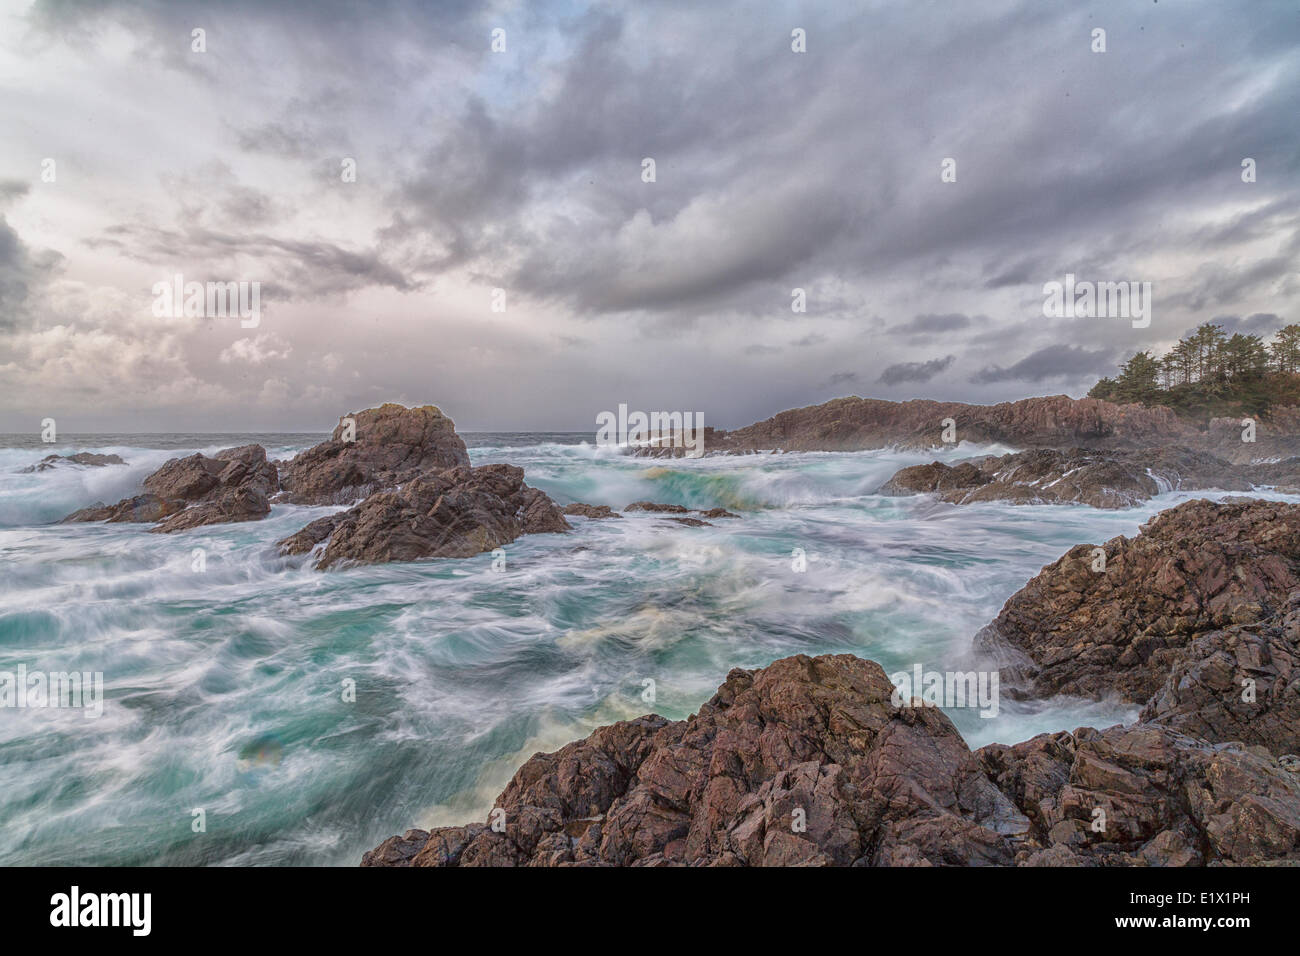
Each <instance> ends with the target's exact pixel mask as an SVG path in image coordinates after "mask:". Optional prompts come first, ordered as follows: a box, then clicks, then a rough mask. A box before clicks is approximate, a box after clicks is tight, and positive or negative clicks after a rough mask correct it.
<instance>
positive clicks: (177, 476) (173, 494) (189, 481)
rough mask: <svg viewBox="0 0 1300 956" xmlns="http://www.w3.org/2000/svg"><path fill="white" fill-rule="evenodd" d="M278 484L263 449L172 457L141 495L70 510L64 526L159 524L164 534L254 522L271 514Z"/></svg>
mask: <svg viewBox="0 0 1300 956" xmlns="http://www.w3.org/2000/svg"><path fill="white" fill-rule="evenodd" d="M278 486H279V481H278V479H277V476H276V470H275V465H273V464H272V463H271V462H268V461H267V460H266V449H264V448H263V447H262V446H261V445H243V446H241V447H239V448H227V449H225V450H224V451H219V452H217V453H216V455H214V456H213V457H211V458H209V457H208V456H206V455H202V454H194V455H190V456H189V457H187V458H172V459H171V460H169V461H168V462H166V463H165V464H164V465H163V466H162V467H161V468H159V469H158V470H157V471H155V472H154V473H153V474H151V475H150V476H149V477H148V478H146V479H145V480H144V487H145V494H142V495H136V496H134V497H131V498H124V499H122V500H121V501H119V502H118V503H117V504H115V505H104V504H102V503H101V504H96V505H93V506H91V507H90V508H83V509H81V510H80V511H74V512H73V513H72V514H70V515H68V516H67V517H66V518H64V519H63V521H64V522H65V523H68V522H80V521H128V522H154V521H156V522H160V524H158V525H157V527H155V528H152V529H150V530H152V531H159V532H163V533H167V532H172V531H182V530H185V529H188V528H197V527H199V526H201V525H209V524H222V523H226V522H233V521H256V520H258V519H260V518H264V517H266V515H267V514H268V513H270V510H271V504H270V500H269V499H270V496H271V495H272V494H274V493H275V491H276V489H277V487H278Z"/></svg>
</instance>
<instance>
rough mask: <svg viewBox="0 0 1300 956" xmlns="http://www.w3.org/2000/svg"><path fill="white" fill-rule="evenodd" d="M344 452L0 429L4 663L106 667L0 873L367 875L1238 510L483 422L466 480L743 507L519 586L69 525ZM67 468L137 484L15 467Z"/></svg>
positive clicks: (963, 637) (36, 778) (956, 653)
mask: <svg viewBox="0 0 1300 956" xmlns="http://www.w3.org/2000/svg"><path fill="white" fill-rule="evenodd" d="M324 437H326V435H325V433H244V434H223V433H218V434H188V435H187V434H179V433H176V434H172V433H156V434H151V435H128V434H117V433H114V434H108V435H92V436H84V435H68V436H63V437H61V438H60V440H59V442H57V443H54V444H46V443H43V442H41V441H40V440H39V435H36V436H17V437H15V436H0V564H2V566H3V568H4V574H3V583H0V673H4V672H16V671H17V669H18V668H19V667H25V668H26V669H27V670H28V671H35V670H40V671H45V672H58V671H74V670H75V671H84V672H102V673H103V675H104V707H103V712H102V715H100V716H98V717H95V718H93V719H90V718H88V717H87V716H85V715H84V714H83V713H81V712H79V711H74V710H70V709H40V708H28V709H17V708H9V709H6V710H5V711H4V712H3V715H4V718H5V719H4V720H0V774H2V775H3V777H4V779H5V781H6V785H5V787H4V788H3V789H0V864H3V865H13V864H42V865H50V864H140V865H151V864H169V865H189V864H211V865H231V864H242V863H252V864H314V865H321V864H324V865H355V864H356V863H358V862H359V861H360V859H361V854H362V853H363V852H364V851H365V850H368V849H370V848H371V847H373V846H375V845H376V844H378V843H379V842H380V841H381V840H383V839H384V838H386V837H388V836H390V835H392V834H394V833H400V832H402V831H403V830H405V829H407V828H408V827H410V826H412V825H418V826H423V827H429V826H432V825H442V824H453V823H464V822H468V821H471V820H481V819H484V818H485V817H486V814H487V812H488V810H489V809H490V808H491V805H492V801H493V799H494V797H495V795H496V794H497V793H499V792H500V790H501V789H502V788H503V787H504V785H505V784H506V782H507V781H508V780H509V779H510V777H511V775H512V774H513V772H514V770H515V769H516V767H517V766H518V765H519V764H520V763H521V762H522V761H523V760H525V759H527V757H529V756H530V755H531V754H532V753H534V752H536V751H538V750H554V749H557V748H558V747H560V746H562V745H564V744H565V743H568V742H570V741H572V740H576V739H579V738H581V737H584V736H586V735H587V734H588V733H590V732H591V730H593V729H594V728H595V727H597V726H599V725H602V724H607V723H610V722H612V721H616V720H621V719H627V718H631V717H635V716H639V715H641V714H644V713H647V712H651V711H653V712H657V713H659V714H662V715H664V716H666V717H669V718H673V719H680V718H684V717H686V716H688V715H689V714H691V713H693V712H694V711H696V710H697V709H698V708H699V706H700V705H701V704H702V703H703V702H705V701H706V700H708V698H709V697H710V696H712V694H713V692H714V690H715V689H716V687H717V686H718V685H719V684H720V683H721V682H722V680H723V679H724V678H725V677H726V674H727V672H728V671H729V670H731V669H732V668H734V667H747V668H752V667H761V666H764V665H766V664H768V663H770V662H771V661H773V660H776V659H777V658H780V657H786V656H789V655H791V654H800V653H805V654H824V653H852V654H856V655H858V656H860V657H866V658H870V659H872V660H875V661H877V662H879V663H880V664H881V665H882V666H883V667H884V668H885V672H886V673H887V674H893V673H896V672H898V671H910V670H911V669H912V667H913V666H914V665H916V664H920V665H922V666H924V667H925V668H927V669H932V670H945V669H954V668H958V667H961V668H970V667H972V666H977V665H979V664H980V663H986V664H989V665H990V666H993V665H992V664H991V662H981V661H979V659H978V658H975V657H974V656H973V654H972V651H971V639H972V637H973V636H974V635H975V633H976V632H977V631H978V630H979V629H980V628H981V627H982V626H983V625H985V624H987V623H988V622H989V621H990V620H991V619H992V618H993V617H995V616H996V614H997V613H998V611H999V609H1000V608H1001V606H1002V604H1003V602H1005V601H1006V599H1007V598H1008V597H1010V596H1011V595H1012V594H1013V593H1014V592H1015V591H1017V590H1018V589H1019V588H1020V587H1022V586H1023V585H1024V584H1025V583H1026V582H1027V581H1028V580H1029V579H1030V578H1031V577H1033V575H1035V574H1036V573H1037V572H1038V571H1039V569H1040V568H1041V567H1043V566H1044V565H1045V564H1048V563H1051V562H1052V561H1055V560H1056V559H1057V558H1058V557H1060V555H1061V554H1063V553H1064V552H1065V551H1066V550H1068V549H1069V548H1070V547H1071V546H1073V545H1075V544H1078V543H1080V542H1092V543H1100V542H1102V541H1105V540H1107V539H1109V538H1112V537H1114V536H1115V535H1118V534H1124V535H1130V536H1131V535H1134V534H1136V533H1137V531H1138V528H1139V526H1140V525H1141V524H1142V523H1143V522H1144V521H1146V520H1147V519H1148V518H1149V517H1151V516H1152V515H1153V514H1155V513H1156V512H1158V511H1161V510H1163V509H1165V508H1168V507H1171V506H1173V505H1175V504H1177V503H1178V502H1179V501H1183V500H1186V499H1188V498H1192V497H1216V496H1219V495H1217V494H1216V493H1204V492H1201V493H1196V494H1189V493H1179V492H1170V493H1166V494H1162V495H1160V496H1158V497H1157V498H1156V499H1154V500H1152V501H1149V502H1146V503H1144V504H1142V505H1141V506H1139V507H1135V508H1131V509H1127V510H1122V511H1100V510H1096V509H1092V508H1088V507H1085V506H1060V505H1057V506H1012V505H1007V504H1004V503H986V504H975V505H965V506H954V505H948V504H943V503H940V502H936V501H933V500H931V499H929V498H926V497H920V496H918V497H904V498H894V497H885V496H880V495H876V494H874V491H875V489H876V488H878V487H879V486H880V484H881V483H882V482H884V481H885V480H886V479H888V478H889V477H890V476H891V475H892V474H893V473H894V472H895V471H897V470H898V469H899V468H902V467H904V466H907V465H912V464H918V463H922V462H928V461H932V460H936V459H938V460H944V461H952V460H955V459H958V458H963V457H968V456H971V455H976V454H985V453H1004V452H1006V451H1010V450H1011V449H1007V448H1004V447H1001V446H991V445H978V446H977V445H970V444H962V445H958V446H956V447H952V448H945V449H942V450H939V451H933V450H932V451H926V452H902V451H896V450H892V449H883V450H877V451H864V452H838V453H831V452H825V453H793V454H783V455H745V456H712V457H704V458H700V459H693V460H683V459H672V460H666V459H643V458H633V457H627V456H624V455H620V454H618V453H617V452H616V451H615V450H610V449H603V448H598V447H596V445H595V444H594V441H593V440H592V434H591V433H582V432H540V433H539V432H509V433H503V432H478V433H464V434H463V435H462V437H463V438H464V439H465V441H466V444H467V445H468V447H469V449H470V457H471V459H472V461H473V463H474V464H475V465H479V464H485V463H489V462H507V463H510V464H514V465H518V466H520V467H522V468H523V469H524V472H525V476H526V480H527V481H528V483H529V484H530V485H533V486H535V487H537V488H540V489H542V490H543V491H545V492H547V493H548V494H549V495H551V496H552V497H553V498H554V499H555V500H556V501H557V502H559V503H560V504H561V505H563V504H567V503H570V502H574V501H583V502H587V503H589V504H597V505H600V504H605V505H609V506H611V507H613V508H614V509H616V510H622V509H623V508H624V507H625V506H626V505H627V504H628V503H629V502H632V501H636V500H641V499H649V500H652V501H659V502H665V503H669V504H680V505H684V506H686V507H690V508H713V507H719V506H720V507H725V508H728V509H730V510H731V511H733V512H736V513H738V514H739V515H740V516H741V517H740V518H738V519H719V520H716V521H714V522H713V526H711V527H700V528H686V527H682V526H680V525H676V524H672V523H669V522H666V521H664V520H662V519H661V518H659V517H657V516H655V515H653V514H637V513H631V514H627V515H625V516H624V517H623V518H622V519H620V520H607V521H588V520H584V519H581V518H574V519H572V524H573V531H572V532H571V533H569V534H564V535H557V534H542V535H528V536H525V537H523V538H520V539H519V540H517V541H515V542H513V543H512V544H510V545H507V546H506V547H505V549H504V552H505V566H504V570H494V569H493V563H494V559H493V556H492V555H490V554H482V555H479V556H477V557H473V558H467V559H434V560H425V561H417V562H410V563H393V564H384V565H373V566H366V567H356V568H349V569H342V570H333V571H329V572H319V571H315V570H312V568H311V567H310V566H309V565H308V564H307V563H305V562H304V561H303V559H301V558H298V559H287V558H283V557H280V556H279V554H278V553H277V550H276V548H275V542H277V541H278V540H280V539H281V538H284V537H285V536H287V535H289V534H292V533H293V532H294V531H296V530H298V529H299V528H301V527H303V525H305V524H307V523H308V522H309V521H311V520H313V519H315V518H318V517H321V516H323V515H327V514H330V513H332V512H334V511H336V510H339V509H337V508H332V507H306V506H298V505H286V504H276V505H274V506H273V507H272V510H271V513H270V515H269V516H268V517H267V518H266V519H265V520H262V521H256V522H249V523H242V524H227V525H213V526H208V527H202V528H197V529H194V530H190V531H185V532H181V533H177V534H171V535H158V534H151V533H149V531H148V529H147V528H146V527H144V526H141V525H131V524H75V525H60V524H58V523H57V521H58V519H59V518H61V517H62V516H63V515H65V514H67V513H69V512H71V511H73V510H75V509H78V508H82V507H85V506H87V505H90V504H92V503H93V502H95V501H106V502H113V501H117V500H119V499H120V498H123V497H126V496H128V495H130V494H133V493H136V492H138V490H139V488H140V482H141V480H142V479H143V478H144V477H145V476H146V475H148V474H149V473H151V472H152V471H154V470H155V469H156V468H158V467H159V466H160V465H161V464H163V462H164V461H166V460H167V459H168V458H172V457H177V456H179V455H183V454H190V453H192V452H195V451H203V452H207V453H211V452H213V451H216V450H218V449H220V448H223V447H230V446H232V445H239V444H247V443H249V442H259V443H261V444H263V445H265V446H266V448H267V452H268V455H269V456H270V457H272V458H282V459H283V458H287V457H290V456H292V455H293V454H296V453H297V452H299V451H302V450H303V449H305V448H307V447H310V446H311V445H312V444H315V443H316V442H318V441H320V440H322V439H323V438H324ZM18 438H21V439H22V441H19V440H18ZM7 439H13V440H7ZM33 439H34V440H33ZM73 451H96V452H101V453H106V454H117V455H120V456H121V457H122V458H123V459H125V460H126V462H127V464H126V465H117V466H106V467H99V468H80V467H75V466H67V465H59V466H57V467H55V468H53V469H50V470H48V471H44V472H32V473H24V472H22V470H21V469H23V468H24V467H27V466H29V465H32V464H34V463H35V462H36V461H38V460H39V459H40V458H42V457H44V456H45V455H46V454H51V453H60V454H66V453H69V452H73ZM1267 496H1268V497H1276V498H1279V499H1285V500H1292V501H1294V500H1297V498H1295V497H1293V496H1292V497H1288V496H1283V495H1271V494H1270V495H1267ZM196 551H201V552H202V554H203V561H202V562H199V563H201V564H202V568H201V570H198V569H196V559H195V554H196ZM800 552H801V553H802V554H803V555H804V557H805V559H806V563H805V567H806V570H802V571H800V570H798V569H797V565H798V562H797V561H794V560H792V556H793V555H795V554H797V553H800ZM646 681H653V682H654V683H653V687H654V691H655V698H654V701H653V703H650V702H648V701H647V700H646V699H645V698H644V697H643V694H644V693H645V692H646V687H647V686H649V685H647V684H646V683H645V682H646ZM349 682H352V683H353V685H354V686H355V689H356V696H355V700H354V701H348V700H345V699H344V698H345V695H344V693H343V689H344V687H345V686H347V684H348V683H349ZM948 713H949V716H950V717H952V719H953V721H954V722H955V723H956V725H957V727H958V729H959V730H960V731H961V732H962V734H963V735H964V736H965V738H966V740H967V742H968V743H969V744H970V745H971V746H972V747H977V746H981V745H983V744H986V743H990V742H993V741H1002V742H1015V741H1019V740H1023V739H1026V738H1028V737H1030V736H1033V735H1034V734H1037V733H1041V732H1046V731H1057V730H1061V729H1073V728H1075V727H1079V726H1085V725H1088V726H1097V727H1104V726H1108V725H1110V724H1114V723H1117V722H1121V721H1125V720H1131V719H1132V718H1133V717H1134V716H1135V714H1136V709H1135V708H1133V707H1131V706H1129V705H1124V704H1119V703H1114V702H1094V701H1085V700H1076V699H1070V698H1056V699H1053V700H1048V701H1033V702H1023V701H1012V700H1008V699H1006V697H1005V695H1004V697H1003V699H1002V701H1001V705H1000V710H999V712H998V714H997V716H995V717H992V718H983V717H980V716H979V714H978V712H977V711H975V710H973V709H957V710H951V711H949V712H948ZM199 809H201V810H203V811H204V819H205V822H206V830H205V832H199V833H196V832H193V829H192V822H193V820H194V819H195V817H194V816H193V813H194V811H195V810H199Z"/></svg>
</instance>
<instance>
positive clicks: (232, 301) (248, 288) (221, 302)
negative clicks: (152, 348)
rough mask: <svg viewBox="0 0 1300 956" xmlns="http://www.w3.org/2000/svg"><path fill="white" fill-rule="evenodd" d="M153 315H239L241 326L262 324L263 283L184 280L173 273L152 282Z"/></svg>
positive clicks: (195, 317) (175, 316)
mask: <svg viewBox="0 0 1300 956" xmlns="http://www.w3.org/2000/svg"><path fill="white" fill-rule="evenodd" d="M153 296H154V299H153V314H154V315H156V316H158V318H160V319H169V318H170V319H182V318H185V319H224V318H236V317H237V318H239V319H240V322H239V325H240V328H245V329H255V328H257V327H258V326H259V325H261V324H262V283H260V282H245V281H242V280H241V281H239V282H186V281H185V276H183V275H181V273H179V272H178V273H176V274H175V275H174V276H172V277H171V279H170V280H164V281H162V282H155V283H154V284H153Z"/></svg>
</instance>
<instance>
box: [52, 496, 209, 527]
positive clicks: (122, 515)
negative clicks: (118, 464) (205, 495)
mask: <svg viewBox="0 0 1300 956" xmlns="http://www.w3.org/2000/svg"><path fill="white" fill-rule="evenodd" d="M185 505H186V502H184V501H182V500H180V499H179V498H176V499H167V498H159V497H158V496H157V495H148V494H146V495H136V496H135V497H133V498H123V499H122V500H121V501H119V502H118V503H117V504H115V505H106V504H104V503H103V502H102V501H97V502H95V504H93V505H91V506H90V507H89V508H82V509H81V510H79V511H74V512H72V514H70V515H68V516H67V517H66V518H64V519H62V520H61V521H60V522H59V523H60V524H73V523H76V522H80V521H110V522H117V521H130V522H148V521H162V520H163V519H164V518H166V517H168V516H169V515H174V514H176V512H178V511H180V510H182V509H183V508H184V507H185Z"/></svg>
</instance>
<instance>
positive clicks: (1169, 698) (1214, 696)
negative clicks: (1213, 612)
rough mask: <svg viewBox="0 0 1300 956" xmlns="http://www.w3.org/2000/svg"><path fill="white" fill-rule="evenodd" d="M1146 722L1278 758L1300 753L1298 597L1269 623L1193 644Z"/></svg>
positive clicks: (1292, 596) (1221, 632)
mask: <svg viewBox="0 0 1300 956" xmlns="http://www.w3.org/2000/svg"><path fill="white" fill-rule="evenodd" d="M1140 719H1141V720H1142V721H1144V722H1146V723H1152V724H1160V725H1162V726H1167V727H1172V728H1173V729H1175V730H1178V731H1181V732H1182V733H1185V734H1187V735H1189V736H1192V737H1199V738H1201V739H1202V740H1209V741H1216V742H1219V741H1240V742H1242V743H1244V744H1247V745H1253V746H1262V747H1265V748H1266V749H1267V750H1268V751H1269V752H1270V753H1272V754H1273V755H1274V756H1277V757H1282V756H1285V755H1288V754H1295V753H1300V592H1293V593H1292V594H1290V596H1289V600H1288V603H1287V607H1286V610H1285V611H1284V612H1283V613H1281V614H1279V615H1278V616H1277V617H1275V618H1274V619H1273V620H1271V621H1269V622H1266V623H1261V624H1252V625H1242V626H1237V627H1229V628H1226V629H1224V630H1216V631H1211V632H1209V633H1208V634H1203V635H1201V636H1200V637H1198V638H1196V639H1195V640H1194V641H1192V642H1191V644H1190V645H1188V647H1187V649H1186V652H1185V653H1184V655H1183V658H1182V660H1180V661H1179V662H1178V663H1177V664H1175V665H1174V667H1173V670H1172V671H1170V673H1169V676H1168V677H1166V678H1165V681H1164V684H1163V686H1161V688H1160V689H1159V690H1158V691H1157V692H1156V694H1155V696H1154V697H1152V698H1151V700H1149V701H1148V702H1147V705H1146V707H1145V709H1143V711H1142V716H1141V718H1140Z"/></svg>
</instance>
